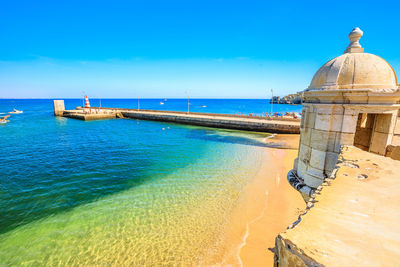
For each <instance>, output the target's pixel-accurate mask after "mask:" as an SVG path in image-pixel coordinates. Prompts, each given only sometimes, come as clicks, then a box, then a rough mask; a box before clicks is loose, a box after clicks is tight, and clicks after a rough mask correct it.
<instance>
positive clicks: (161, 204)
mask: <svg viewBox="0 0 400 267" xmlns="http://www.w3.org/2000/svg"><path fill="white" fill-rule="evenodd" d="M136 101H137V100H103V101H102V103H103V106H107V105H108V106H114V107H132V106H133V105H134V104H135V103H136ZM147 101H148V103H147V104H148V105H149V107H144V108H151V105H154V106H157V105H159V100H147ZM202 101H203V103H205V105H206V106H210V107H214V106H215V109H211V108H210V110H208V111H205V112H220V113H221V112H222V111H225V113H235V112H236V111H235V107H236V106H237V104H238V103H237V102H235V101H236V100H235V101H234V103H230V104H229V105H225V104H224V105H222V106H224V108H223V109H221V110H222V111H218V108H217V106H218V105H217V104H218V103H217V104H216V102H218V100H202ZM207 101H209V102H207ZM220 101H225V102H226V100H220ZM245 101H250V102H246V103H245V104H243V105H246V106H251V100H245ZM253 101H255V103H254V106H255V107H257V104H256V101H257V100H253ZM144 102H145V101H144ZM171 102H175V108H172V105H171V106H170V107H171V110H179V108H177V106H183V107H184V104H185V101H184V100H175V101H171ZM79 104H80V100H68V101H66V105H67V107H68V105H71V107H70V108H72V107H73V106H76V105H79ZM178 104H179V105H178ZM220 104H222V103H220ZM260 105H261V104H260ZM163 106H165V105H163ZM281 106H282V108H283V109H284V108H287V107H289V108H293V107H296V108H297V109H300V108H299V107H298V106H283V105H281ZM14 107H15V108H18V109H22V110H24V113H23V114H19V115H12V116H11V118H10V122H9V123H8V124H6V125H0V138H1V140H2V146H1V147H0V166H1V172H0V264H1V265H6V266H8V265H15V266H17V265H18V266H19V265H48V266H53V265H57V264H67V265H122V264H123V265H135V266H155V265H181V264H184V265H198V264H203V265H207V264H212V263H215V262H218V260H219V259H220V256H221V255H222V254H223V249H224V248H223V247H222V246H221V245H220V244H221V242H222V240H221V238H222V236H223V233H222V232H223V229H224V225H226V224H227V223H229V215H230V213H231V211H232V209H233V208H234V207H235V205H236V203H237V201H238V199H239V198H240V193H241V191H242V189H243V188H244V186H245V185H246V184H248V183H249V182H250V181H251V179H252V178H253V177H254V176H255V174H256V172H257V170H258V167H259V165H260V164H261V160H262V153H263V149H264V145H263V142H262V140H263V139H264V138H265V137H266V135H265V134H256V133H253V134H249V133H243V132H237V131H226V130H216V129H209V128H202V127H190V126H181V125H176V124H166V123H159V122H149V121H137V120H123V119H119V120H105V121H91V122H84V121H78V120H72V119H66V118H56V117H54V116H53V115H52V103H51V101H50V100H0V113H4V112H7V111H10V110H11V109H12V108H14ZM200 107H201V106H200ZM153 108H154V107H153ZM259 109H261V108H259ZM259 109H258V110H259ZM228 110H229V111H228ZM249 110H250V111H249ZM247 112H250V113H251V112H253V113H257V110H256V109H255V110H254V111H252V110H251V109H247Z"/></svg>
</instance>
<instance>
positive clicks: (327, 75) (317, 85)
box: [307, 28, 398, 90]
mask: <svg viewBox="0 0 400 267" xmlns="http://www.w3.org/2000/svg"><path fill="white" fill-rule="evenodd" d="M362 34H363V32H362V31H361V30H360V29H359V28H355V29H354V30H353V31H352V32H351V33H350V34H349V38H350V41H351V43H350V45H349V46H348V47H347V49H346V51H345V52H344V54H343V55H341V56H339V57H337V58H334V59H332V60H330V61H328V62H327V63H325V64H324V65H323V66H322V67H321V68H320V69H319V70H318V71H317V73H316V74H315V75H314V77H313V79H312V81H311V84H310V86H309V87H308V89H307V90H330V89H374V90H385V89H386V90H387V89H397V88H398V84H397V77H396V73H395V72H394V70H393V68H392V67H391V66H390V65H389V63H387V62H386V60H384V59H383V58H381V57H378V56H375V55H372V54H368V53H364V49H363V48H361V45H360V44H359V43H358V40H359V39H360V38H361V36H362Z"/></svg>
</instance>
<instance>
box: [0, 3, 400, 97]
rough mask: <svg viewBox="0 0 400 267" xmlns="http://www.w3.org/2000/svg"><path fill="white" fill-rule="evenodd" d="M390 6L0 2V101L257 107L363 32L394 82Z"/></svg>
mask: <svg viewBox="0 0 400 267" xmlns="http://www.w3.org/2000/svg"><path fill="white" fill-rule="evenodd" d="M399 8H400V4H399V2H398V1H341V0H340V1H333V0H332V1H306V0H304V1H271V2H268V1H251V0H247V1H233V0H230V1H217V0H213V1H208V0H201V1H200V0H199V1H190V0H186V1H152V0H145V1H107V2H106V1H74V0H69V1H39V0H38V1H2V3H1V4H0V51H1V52H0V97H1V98H8V97H12V98H30V97H35V98H54V97H59V98H66V97H81V95H82V91H85V92H86V93H87V94H88V95H89V96H91V97H102V98H106V97H113V98H120V97H121V98H125V97H128V98H130V97H131V98H135V97H160V98H164V97H185V93H184V92H185V91H188V92H189V94H190V95H191V96H192V97H211V98H219V97H224V98H225V97H227V98H265V97H269V92H268V90H269V89H270V88H274V91H275V92H276V94H277V95H284V94H287V93H291V92H296V91H300V90H303V89H305V88H306V87H307V86H308V84H309V82H310V80H311V78H312V76H313V74H314V73H315V72H316V71H317V69H318V68H319V66H320V65H322V64H323V63H324V62H325V61H327V60H328V59H330V58H333V57H336V56H338V55H340V54H341V53H342V52H343V50H344V49H345V48H346V46H347V45H348V37H347V35H348V33H349V32H350V31H351V30H352V28H354V27H356V26H358V27H360V28H361V29H362V30H363V31H364V36H363V38H362V39H361V44H362V46H363V47H364V48H365V51H366V52H370V53H374V54H377V55H379V56H381V57H383V58H385V59H386V60H387V61H388V62H389V63H390V64H392V66H393V67H394V69H395V71H396V72H398V73H400V51H399V46H400V34H399V33H400V19H399Z"/></svg>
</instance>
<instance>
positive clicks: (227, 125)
mask: <svg viewBox="0 0 400 267" xmlns="http://www.w3.org/2000/svg"><path fill="white" fill-rule="evenodd" d="M54 114H55V115H56V116H62V117H67V118H73V119H79V120H85V121H89V120H104V119H115V118H125V119H138V120H150V121H161V122H170V123H179V124H187V125H197V126H205V127H213V128H222V129H233V130H243V131H257V132H268V133H285V134H298V133H300V119H294V118H276V117H260V116H245V115H231V114H215V113H198V112H190V113H188V112H180V111H160V110H137V109H123V108H122V109H121V108H99V107H90V108H84V107H77V108H76V109H74V110H65V108H64V101H63V100H54Z"/></svg>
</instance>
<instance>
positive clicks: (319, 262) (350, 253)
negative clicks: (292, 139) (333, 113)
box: [274, 146, 400, 267]
mask: <svg viewBox="0 0 400 267" xmlns="http://www.w3.org/2000/svg"><path fill="white" fill-rule="evenodd" d="M399 170H400V161H397V160H392V159H390V158H387V157H383V156H380V155H377V154H374V153H369V152H366V151H363V150H361V149H358V148H356V147H354V146H343V147H342V149H341V152H340V156H339V159H338V162H337V165H336V166H335V169H334V171H333V172H332V174H331V176H330V177H329V178H327V179H325V181H324V183H323V184H322V185H321V186H319V187H318V188H317V190H316V191H315V193H314V194H313V196H312V198H311V199H310V201H309V202H308V203H307V208H306V210H305V211H304V212H303V213H302V214H301V215H300V216H299V218H298V220H297V221H295V222H294V223H293V224H292V225H290V226H289V227H288V228H287V230H286V231H285V232H283V233H280V234H279V235H278V237H277V238H276V245H275V250H274V251H275V266H279V267H286V266H287V267H292V266H397V265H398V259H399V258H400V250H399V247H400V232H399V230H398V229H399V219H400V209H399V208H398V207H399V206H400V195H399V192H398V191H399V190H398V181H399V179H398V178H399V177H398V171H399Z"/></svg>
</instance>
